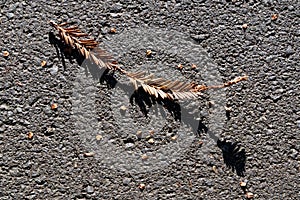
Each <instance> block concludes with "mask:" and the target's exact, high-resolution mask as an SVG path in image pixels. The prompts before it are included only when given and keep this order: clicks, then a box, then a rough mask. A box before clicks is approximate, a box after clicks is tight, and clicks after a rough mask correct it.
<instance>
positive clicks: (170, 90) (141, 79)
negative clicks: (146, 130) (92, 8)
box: [50, 21, 247, 100]
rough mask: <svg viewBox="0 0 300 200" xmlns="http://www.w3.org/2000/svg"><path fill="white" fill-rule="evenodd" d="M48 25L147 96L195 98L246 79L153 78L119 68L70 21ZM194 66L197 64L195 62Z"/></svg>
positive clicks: (51, 22) (89, 58)
mask: <svg viewBox="0 0 300 200" xmlns="http://www.w3.org/2000/svg"><path fill="white" fill-rule="evenodd" d="M50 24H51V25H52V26H53V27H54V28H55V29H56V30H57V31H58V33H59V34H58V36H59V37H60V39H61V40H62V41H63V42H64V43H65V44H67V45H69V46H70V47H72V48H73V49H74V50H77V51H78V53H80V54H81V55H82V56H83V57H84V58H85V59H88V60H90V61H91V62H92V63H94V64H96V66H98V67H99V69H103V68H104V69H107V70H112V71H117V72H119V73H120V74H122V75H124V76H127V77H128V79H129V80H130V81H131V82H132V84H133V86H134V87H135V89H136V90H137V89H138V88H139V87H141V88H143V90H144V91H145V92H146V93H148V94H149V95H152V96H155V97H156V98H162V99H170V100H175V99H189V98H196V97H198V95H200V94H201V92H203V91H205V90H209V89H215V88H224V87H228V86H231V85H232V84H236V83H238V82H240V81H243V80H247V76H243V77H238V78H236V79H234V80H232V81H229V82H227V83H224V84H222V85H214V86H205V85H199V84H197V83H184V82H181V81H171V80H166V79H163V78H159V77H156V76H155V75H154V74H148V73H146V72H143V71H140V72H129V71H126V70H125V69H123V68H121V66H120V65H118V63H117V62H116V61H115V60H114V59H113V58H112V56H110V55H109V54H108V53H107V52H106V51H104V50H102V49H100V48H99V47H98V44H99V43H98V42H97V41H95V40H94V39H91V38H88V34H86V33H83V32H81V30H79V28H78V27H77V26H74V25H71V23H67V22H66V23H62V24H56V23H55V22H54V21H50ZM195 68H196V65H195Z"/></svg>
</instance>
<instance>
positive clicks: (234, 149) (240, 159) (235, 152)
mask: <svg viewBox="0 0 300 200" xmlns="http://www.w3.org/2000/svg"><path fill="white" fill-rule="evenodd" d="M217 145H218V147H219V148H220V149H221V150H222V152H223V159H224V163H225V164H226V166H227V167H229V168H231V169H232V171H233V172H234V171H236V173H237V175H238V176H244V173H245V172H246V170H245V164H246V152H245V149H242V148H241V147H240V145H239V144H238V143H236V142H227V141H226V140H224V141H221V140H218V141H217Z"/></svg>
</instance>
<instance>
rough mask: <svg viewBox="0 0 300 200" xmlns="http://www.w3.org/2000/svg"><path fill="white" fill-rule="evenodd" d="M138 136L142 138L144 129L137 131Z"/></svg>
mask: <svg viewBox="0 0 300 200" xmlns="http://www.w3.org/2000/svg"><path fill="white" fill-rule="evenodd" d="M136 136H137V137H138V138H142V131H140V130H138V131H137V132H136Z"/></svg>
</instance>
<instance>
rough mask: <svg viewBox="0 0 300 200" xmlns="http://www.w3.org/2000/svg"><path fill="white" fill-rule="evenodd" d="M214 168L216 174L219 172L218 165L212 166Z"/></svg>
mask: <svg viewBox="0 0 300 200" xmlns="http://www.w3.org/2000/svg"><path fill="white" fill-rule="evenodd" d="M212 170H213V171H214V172H215V173H216V174H218V173H219V172H218V169H217V167H216V166H213V167H212Z"/></svg>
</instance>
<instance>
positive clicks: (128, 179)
mask: <svg viewBox="0 0 300 200" xmlns="http://www.w3.org/2000/svg"><path fill="white" fill-rule="evenodd" d="M130 182H131V178H128V177H126V178H124V179H123V184H124V185H129V183H130Z"/></svg>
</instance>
